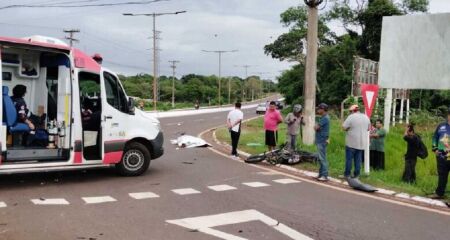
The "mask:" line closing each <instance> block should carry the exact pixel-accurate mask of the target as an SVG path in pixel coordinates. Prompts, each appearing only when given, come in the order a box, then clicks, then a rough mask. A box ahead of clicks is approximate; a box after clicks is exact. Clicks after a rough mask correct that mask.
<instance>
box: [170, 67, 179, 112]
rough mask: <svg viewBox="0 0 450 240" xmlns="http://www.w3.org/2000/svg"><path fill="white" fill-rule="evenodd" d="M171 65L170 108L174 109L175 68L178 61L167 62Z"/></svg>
mask: <svg viewBox="0 0 450 240" xmlns="http://www.w3.org/2000/svg"><path fill="white" fill-rule="evenodd" d="M169 62H170V63H171V64H172V65H170V68H172V108H174V107H175V69H176V68H177V63H179V62H180V61H177V60H172V61H169Z"/></svg>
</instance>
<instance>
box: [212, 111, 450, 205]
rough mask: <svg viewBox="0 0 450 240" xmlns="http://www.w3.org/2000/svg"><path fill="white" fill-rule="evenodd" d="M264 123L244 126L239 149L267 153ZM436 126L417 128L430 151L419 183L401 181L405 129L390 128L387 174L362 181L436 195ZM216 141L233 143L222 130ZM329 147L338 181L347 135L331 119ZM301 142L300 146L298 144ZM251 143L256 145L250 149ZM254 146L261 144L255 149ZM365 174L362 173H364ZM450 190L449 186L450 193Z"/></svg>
mask: <svg viewBox="0 0 450 240" xmlns="http://www.w3.org/2000/svg"><path fill="white" fill-rule="evenodd" d="M262 125H263V119H262V118H258V119H255V120H252V121H249V122H246V123H244V124H243V128H242V134H241V139H240V141H239V149H240V150H242V151H245V152H248V153H250V154H257V153H262V152H264V151H266V147H265V146H264V131H263V127H262ZM435 127H436V125H435V123H432V124H431V123H428V125H424V126H421V127H419V126H417V127H416V131H417V132H418V133H419V134H420V135H421V137H422V139H423V141H424V143H425V144H426V145H427V147H428V151H429V156H428V158H427V159H425V160H423V159H420V158H419V159H418V160H417V165H416V175H417V182H416V183H415V184H408V183H404V182H402V181H401V177H402V174H403V168H404V157H403V156H404V154H405V152H406V142H405V141H404V140H403V132H404V128H405V126H404V125H397V126H395V127H391V129H390V132H389V133H388V135H387V136H386V139H385V159H386V160H385V167H386V170H384V171H371V173H370V175H369V176H362V177H361V179H362V180H363V181H364V182H366V183H369V184H372V185H374V186H377V187H381V188H387V189H391V190H395V191H398V192H406V193H409V194H415V195H421V196H424V195H427V194H431V193H433V192H434V190H435V188H436V186H437V169H436V159H435V156H434V154H433V153H432V152H431V136H432V134H433V131H434V128H435ZM285 134H286V125H285V124H280V125H279V140H278V143H283V142H285ZM216 136H217V138H218V139H219V140H220V141H222V142H228V143H229V142H230V137H229V133H228V130H227V129H226V128H220V129H218V130H217V132H216ZM330 136H331V137H330V141H331V142H330V145H329V146H328V149H327V158H328V162H329V173H330V176H333V177H337V176H339V175H341V174H343V172H344V163H345V134H344V132H343V131H342V130H341V122H340V120H338V119H337V118H334V117H333V118H332V121H331V133H330ZM299 142H301V141H300V140H299ZM249 143H253V144H250V145H248V144H249ZM255 144H258V145H256V146H255ZM299 148H300V149H302V150H306V151H310V152H316V148H315V146H304V145H302V144H300V143H299ZM295 167H297V168H301V169H305V170H311V171H318V169H319V166H318V165H316V164H297V165H295ZM362 172H363V169H362ZM449 190H450V186H449V185H447V191H449Z"/></svg>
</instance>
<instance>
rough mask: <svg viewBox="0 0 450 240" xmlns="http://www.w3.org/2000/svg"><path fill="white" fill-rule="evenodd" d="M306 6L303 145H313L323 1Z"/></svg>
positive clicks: (315, 0) (308, 2)
mask: <svg viewBox="0 0 450 240" xmlns="http://www.w3.org/2000/svg"><path fill="white" fill-rule="evenodd" d="M304 2H305V4H306V5H307V6H308V37H307V51H306V70H305V82H304V91H305V92H304V96H305V118H304V119H305V128H304V129H305V130H304V131H303V143H305V144H307V145H312V144H314V136H315V131H314V125H315V116H316V111H315V109H316V107H315V104H316V103H315V101H316V83H317V80H316V78H317V49H318V38H317V32H318V24H319V10H318V8H317V7H318V6H319V5H320V4H321V3H322V2H323V0H304Z"/></svg>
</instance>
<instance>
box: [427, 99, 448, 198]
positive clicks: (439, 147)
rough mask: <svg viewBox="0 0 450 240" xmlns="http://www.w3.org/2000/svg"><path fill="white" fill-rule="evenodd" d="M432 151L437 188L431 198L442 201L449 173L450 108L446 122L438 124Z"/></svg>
mask: <svg viewBox="0 0 450 240" xmlns="http://www.w3.org/2000/svg"><path fill="white" fill-rule="evenodd" d="M433 151H434V152H435V154H436V160H437V171H438V176H439V178H438V186H437V188H436V191H435V193H434V194H433V195H431V196H430V197H431V198H434V199H443V198H444V197H445V196H444V195H445V190H446V188H447V181H448V173H449V172H450V106H449V108H448V113H447V121H446V122H443V123H441V124H439V126H437V128H436V131H435V132H434V135H433Z"/></svg>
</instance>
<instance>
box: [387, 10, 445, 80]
mask: <svg viewBox="0 0 450 240" xmlns="http://www.w3.org/2000/svg"><path fill="white" fill-rule="evenodd" d="M379 64H380V66H379V85H380V87H383V88H401V89H450V13H442V14H423V15H407V16H393V17H384V18H383V29H382V33H381V51H380V63H379Z"/></svg>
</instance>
